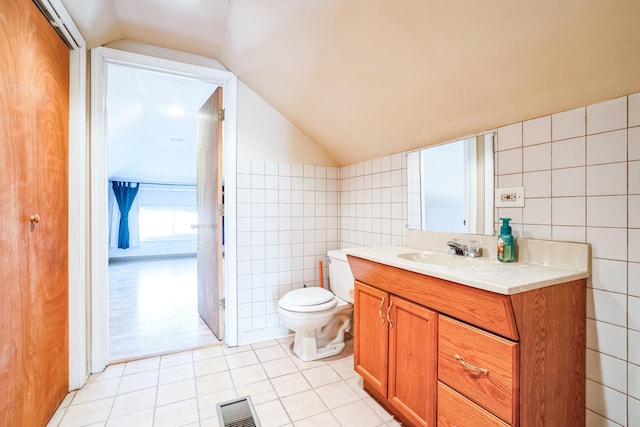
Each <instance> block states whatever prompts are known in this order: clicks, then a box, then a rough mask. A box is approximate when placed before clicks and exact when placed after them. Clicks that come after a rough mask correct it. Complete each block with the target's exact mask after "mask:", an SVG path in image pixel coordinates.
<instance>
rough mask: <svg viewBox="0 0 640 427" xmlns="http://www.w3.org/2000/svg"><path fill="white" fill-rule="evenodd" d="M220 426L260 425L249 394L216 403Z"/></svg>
mask: <svg viewBox="0 0 640 427" xmlns="http://www.w3.org/2000/svg"><path fill="white" fill-rule="evenodd" d="M216 412H217V413H218V422H219V423H220V427H260V421H258V417H257V416H256V410H255V408H254V407H253V403H252V402H251V397H250V396H245V397H241V398H239V399H234V400H230V401H228V402H223V403H218V404H217V405H216Z"/></svg>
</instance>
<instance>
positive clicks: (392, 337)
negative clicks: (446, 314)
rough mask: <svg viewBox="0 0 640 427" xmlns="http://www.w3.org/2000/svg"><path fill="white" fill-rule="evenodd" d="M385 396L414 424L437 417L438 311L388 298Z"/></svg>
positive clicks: (431, 421) (431, 422)
mask: <svg viewBox="0 0 640 427" xmlns="http://www.w3.org/2000/svg"><path fill="white" fill-rule="evenodd" d="M389 318H390V320H391V323H390V325H389V391H388V394H387V398H388V399H389V402H390V403H391V405H392V406H394V407H395V408H396V409H397V410H398V411H400V413H402V415H404V416H405V417H406V418H408V419H409V420H411V421H412V422H413V423H414V424H415V425H420V426H434V425H435V419H436V377H437V370H436V366H437V365H436V361H437V355H438V341H437V337H438V322H437V319H438V317H437V313H436V312H434V311H432V310H429V309H427V308H424V307H421V306H419V305H417V304H414V303H412V302H409V301H407V300H404V299H402V298H398V297H396V296H392V297H391V310H390V316H389Z"/></svg>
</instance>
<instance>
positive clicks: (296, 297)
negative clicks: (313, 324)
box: [278, 287, 338, 313]
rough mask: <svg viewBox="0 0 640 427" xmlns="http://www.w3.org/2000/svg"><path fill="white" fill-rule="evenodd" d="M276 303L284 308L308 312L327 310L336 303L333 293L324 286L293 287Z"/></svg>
mask: <svg viewBox="0 0 640 427" xmlns="http://www.w3.org/2000/svg"><path fill="white" fill-rule="evenodd" d="M278 305H279V306H280V307H282V308H284V309H285V310H289V311H297V312H303V313H308V312H312V311H322V310H329V309H331V308H333V307H335V306H336V305H338V300H337V299H336V297H335V295H333V293H331V292H330V291H328V290H326V289H324V288H318V287H312V288H301V289H295V290H293V291H291V292H288V293H287V294H285V296H283V297H282V298H281V299H280V301H279V302H278Z"/></svg>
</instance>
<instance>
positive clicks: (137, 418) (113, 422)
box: [106, 407, 154, 427]
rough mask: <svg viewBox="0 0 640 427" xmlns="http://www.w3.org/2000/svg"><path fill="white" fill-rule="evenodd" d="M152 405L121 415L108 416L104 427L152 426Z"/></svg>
mask: <svg viewBox="0 0 640 427" xmlns="http://www.w3.org/2000/svg"><path fill="white" fill-rule="evenodd" d="M153 413H154V409H153V407H152V408H151V409H147V410H146V411H140V412H134V413H132V414H127V415H123V416H121V417H115V418H113V415H112V417H111V418H109V421H107V425H106V427H152V426H153Z"/></svg>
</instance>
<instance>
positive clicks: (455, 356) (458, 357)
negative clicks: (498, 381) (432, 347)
mask: <svg viewBox="0 0 640 427" xmlns="http://www.w3.org/2000/svg"><path fill="white" fill-rule="evenodd" d="M453 358H454V359H456V360H458V361H459V362H460V364H461V365H462V366H464V367H465V368H467V369H471V370H472V371H479V372H482V373H483V374H485V375H489V370H488V369H485V368H479V367H477V366H473V365H471V364H469V363H467V362H465V361H464V359H463V358H462V356H460V355H458V354H454V355H453Z"/></svg>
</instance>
